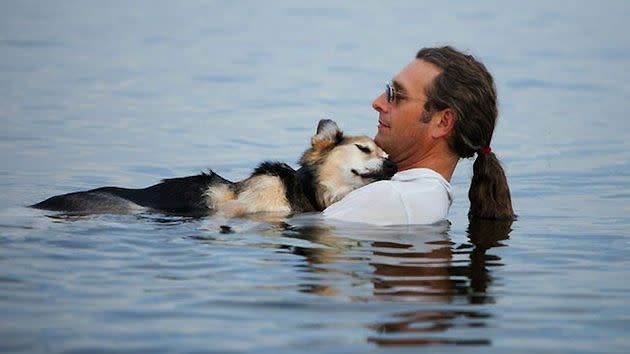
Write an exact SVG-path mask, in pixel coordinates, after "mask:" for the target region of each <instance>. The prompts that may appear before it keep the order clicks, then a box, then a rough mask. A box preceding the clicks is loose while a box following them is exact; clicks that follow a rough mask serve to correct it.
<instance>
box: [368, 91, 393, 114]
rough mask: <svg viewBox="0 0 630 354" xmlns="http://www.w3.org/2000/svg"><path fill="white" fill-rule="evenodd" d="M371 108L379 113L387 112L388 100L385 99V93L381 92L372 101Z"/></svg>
mask: <svg viewBox="0 0 630 354" xmlns="http://www.w3.org/2000/svg"><path fill="white" fill-rule="evenodd" d="M372 108H374V109H375V110H376V111H377V112H379V113H387V112H388V111H389V102H387V99H385V93H381V94H380V95H379V96H378V97H376V98H375V99H374V101H372Z"/></svg>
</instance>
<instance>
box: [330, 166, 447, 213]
mask: <svg viewBox="0 0 630 354" xmlns="http://www.w3.org/2000/svg"><path fill="white" fill-rule="evenodd" d="M452 201H453V194H452V191H451V185H450V183H448V181H447V180H445V179H444V177H442V175H440V174H439V173H437V172H435V171H433V170H431V169H428V168H414V169H410V170H405V171H401V172H398V173H396V174H395V175H394V176H393V177H392V179H391V180H389V181H378V182H374V183H371V184H368V185H367V186H365V187H362V188H359V189H356V190H354V191H352V192H350V193H349V194H348V195H346V196H345V197H344V198H343V199H341V200H340V201H338V202H337V203H334V204H333V205H331V206H329V207H328V208H326V209H325V210H324V212H323V214H324V217H325V218H330V219H337V220H344V221H352V222H361V223H368V224H375V225H411V224H433V223H436V222H438V221H442V220H445V219H446V217H447V215H448V209H449V208H450V206H451V203H452Z"/></svg>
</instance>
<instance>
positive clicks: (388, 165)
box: [383, 159, 398, 177]
mask: <svg viewBox="0 0 630 354" xmlns="http://www.w3.org/2000/svg"><path fill="white" fill-rule="evenodd" d="M383 170H384V171H385V174H387V175H388V176H390V177H391V176H393V175H394V173H396V172H397V171H398V167H396V164H395V163H393V162H392V160H390V159H385V161H384V162H383Z"/></svg>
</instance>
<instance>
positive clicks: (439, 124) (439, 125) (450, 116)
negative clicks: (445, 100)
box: [431, 108, 456, 138]
mask: <svg viewBox="0 0 630 354" xmlns="http://www.w3.org/2000/svg"><path fill="white" fill-rule="evenodd" d="M455 119H456V117H455V112H454V111H453V110H452V109H451V108H446V109H443V110H441V111H439V112H437V113H436V114H435V117H434V118H433V120H432V121H433V123H434V126H433V129H432V134H431V135H432V136H433V137H434V138H440V137H443V136H448V135H449V134H450V133H451V132H452V131H453V129H454V128H455Z"/></svg>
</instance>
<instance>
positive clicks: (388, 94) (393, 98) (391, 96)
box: [385, 81, 424, 103]
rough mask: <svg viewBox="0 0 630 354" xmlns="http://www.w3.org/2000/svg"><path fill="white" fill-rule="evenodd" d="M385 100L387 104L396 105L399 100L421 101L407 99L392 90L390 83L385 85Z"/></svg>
mask: <svg viewBox="0 0 630 354" xmlns="http://www.w3.org/2000/svg"><path fill="white" fill-rule="evenodd" d="M385 99H387V102H388V103H396V102H397V101H399V100H414V101H422V100H424V99H423V98H415V97H409V96H406V95H405V94H403V93H401V92H400V91H396V90H395V89H394V82H393V81H390V82H388V83H386V84H385Z"/></svg>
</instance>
